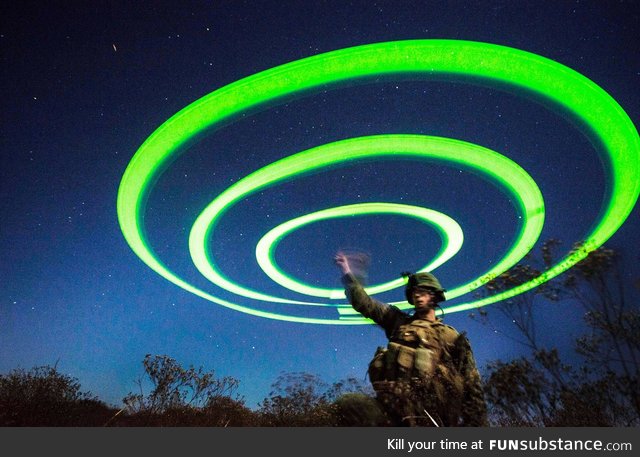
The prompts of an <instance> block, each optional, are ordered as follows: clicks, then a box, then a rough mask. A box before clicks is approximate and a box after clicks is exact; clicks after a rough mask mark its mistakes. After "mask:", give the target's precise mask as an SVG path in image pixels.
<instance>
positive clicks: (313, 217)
mask: <svg viewBox="0 0 640 457" xmlns="http://www.w3.org/2000/svg"><path fill="white" fill-rule="evenodd" d="M371 214H376V215H377V214H395V215H400V216H406V217H411V218H414V219H417V220H419V221H421V222H424V223H426V224H428V225H433V227H434V228H436V230H437V231H438V234H439V235H440V238H441V240H442V248H441V249H440V251H439V252H438V253H437V254H436V256H435V258H434V259H433V260H432V261H431V262H429V263H428V264H426V265H425V266H424V267H422V268H420V270H419V271H421V272H422V271H433V270H435V269H436V268H438V267H439V266H440V265H442V264H444V263H445V262H447V261H448V260H449V259H451V258H452V257H453V256H455V255H456V254H457V253H458V251H459V250H460V248H461V247H462V243H463V240H464V235H463V233H462V228H461V227H460V225H459V224H458V223H457V222H456V221H455V220H453V219H451V218H450V217H449V216H447V215H446V214H442V213H441V212H438V211H434V210H432V209H428V208H422V207H419V206H412V205H403V204H398V203H357V204H354V205H345V206H338V207H334V208H328V209H324V210H322V211H316V212H314V213H311V214H305V215H304V216H300V217H297V218H295V219H291V220H289V221H287V222H285V223H283V224H280V225H278V226H277V227H274V228H273V229H271V230H270V231H269V232H267V233H266V234H265V235H264V236H263V237H262V238H261V239H260V241H258V244H257V245H256V260H257V261H258V265H260V268H262V271H264V272H265V273H266V275H267V276H269V277H270V278H271V279H272V280H273V282H275V283H277V284H280V285H281V286H283V287H286V288H287V289H289V290H292V291H294V292H298V293H301V294H304V295H310V296H312V297H322V298H328V299H334V300H335V299H339V300H344V289H326V288H321V287H313V286H310V285H308V284H305V283H303V282H301V281H298V280H296V279H295V278H293V277H291V276H289V275H287V274H286V273H284V272H283V271H282V270H281V269H280V267H279V266H278V264H277V263H276V261H275V255H274V254H275V250H276V248H277V247H278V244H279V243H280V241H282V239H283V238H284V237H285V236H287V235H288V234H289V233H291V232H293V231H294V230H297V229H299V228H301V227H304V226H305V225H308V224H311V223H314V222H318V221H323V220H327V219H339V218H347V217H354V216H363V215H371ZM403 285H404V281H403V280H402V278H397V279H394V280H392V281H387V282H385V283H383V284H376V285H372V286H368V287H366V288H365V290H366V291H367V293H369V294H371V295H373V294H378V293H381V292H386V291H388V290H391V289H395V288H396V287H400V286H403Z"/></svg>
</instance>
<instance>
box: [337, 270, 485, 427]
mask: <svg viewBox="0 0 640 457" xmlns="http://www.w3.org/2000/svg"><path fill="white" fill-rule="evenodd" d="M343 283H344V285H345V291H346V294H347V298H348V299H349V301H350V303H351V305H352V306H353V308H354V309H355V310H356V311H358V312H359V313H360V314H362V315H363V316H365V317H367V318H369V319H372V320H373V321H374V322H375V323H377V324H378V325H380V326H381V327H382V328H383V329H384V331H385V333H386V336H387V338H388V339H389V344H388V345H387V347H386V348H383V347H379V348H378V350H377V351H376V354H375V356H374V358H373V360H372V361H371V362H370V364H369V378H370V380H371V383H372V384H373V387H374V389H375V391H376V393H377V399H378V401H379V402H380V404H381V406H382V407H383V409H384V410H385V412H386V413H387V415H388V416H389V419H390V420H391V423H392V425H405V426H434V425H437V426H449V427H455V426H476V427H478V426H486V425H487V424H488V423H487V409H486V404H485V400H484V394H483V392H482V386H481V382H480V375H479V373H478V370H477V368H476V364H475V360H474V357H473V352H472V350H471V346H470V345H469V341H468V339H467V338H466V337H465V335H464V333H463V334H459V333H458V332H457V331H456V330H455V329H454V328H453V327H451V326H449V325H446V324H444V323H443V322H442V320H440V319H437V320H436V321H435V322H431V321H428V320H425V319H420V318H417V317H415V316H412V315H410V314H407V313H405V312H403V311H401V310H400V309H399V308H397V307H395V306H392V305H388V304H386V303H382V302H379V301H377V300H374V299H372V298H371V297H370V296H369V295H368V294H367V293H366V292H365V290H364V289H363V287H362V285H361V284H360V283H359V282H358V280H357V278H356V277H355V276H353V275H352V274H347V275H345V276H344V277H343Z"/></svg>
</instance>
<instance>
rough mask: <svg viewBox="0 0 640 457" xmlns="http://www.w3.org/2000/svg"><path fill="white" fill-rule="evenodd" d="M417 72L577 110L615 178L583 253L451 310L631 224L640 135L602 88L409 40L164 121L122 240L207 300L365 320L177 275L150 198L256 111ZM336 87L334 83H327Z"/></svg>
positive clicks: (519, 55)
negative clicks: (202, 139) (220, 290)
mask: <svg viewBox="0 0 640 457" xmlns="http://www.w3.org/2000/svg"><path fill="white" fill-rule="evenodd" d="M392 75H403V76H406V75H415V77H416V78H421V79H436V78H442V77H443V76H446V77H448V78H456V77H460V78H463V79H464V78H474V79H476V80H483V81H487V82H488V83H490V84H494V85H501V86H503V87H504V88H505V89H507V90H509V88H511V87H513V88H516V89H518V88H519V89H525V90H526V91H528V92H529V93H530V94H534V95H536V96H538V97H540V98H542V99H544V100H546V101H550V102H552V104H553V105H555V106H558V107H560V109H563V110H566V111H568V112H569V113H571V114H572V115H573V116H574V117H575V118H576V119H577V120H578V121H579V122H581V123H583V124H584V125H586V126H588V128H589V131H590V135H591V136H592V138H593V140H594V141H595V142H596V143H597V144H599V145H600V148H599V149H598V152H599V153H601V154H602V158H603V162H604V163H605V165H606V166H607V167H608V171H609V175H610V176H611V177H612V180H611V182H610V183H609V184H610V189H609V190H610V191H609V193H608V195H607V199H606V201H605V204H604V207H603V211H602V214H601V218H600V220H598V221H597V222H596V223H595V224H594V228H593V229H592V230H591V232H590V233H589V234H588V235H587V237H586V238H585V240H583V241H584V244H583V249H581V250H580V251H576V252H573V253H571V254H568V255H566V256H565V257H564V258H563V259H561V260H560V261H559V262H558V263H557V264H556V265H554V266H552V267H551V268H550V269H549V270H547V271H546V272H544V273H543V274H542V275H541V276H539V277H538V278H535V279H533V280H531V281H529V282H527V283H525V284H522V285H521V286H518V287H516V288H514V289H511V290H508V291H505V292H503V293H501V294H498V295H495V296H492V297H488V298H486V299H484V300H480V301H472V302H468V303H462V304H458V305H455V306H452V307H449V308H448V309H447V310H448V311H449V312H453V311H462V310H465V309H471V308H474V307H476V306H484V305H488V304H490V303H495V302H497V301H500V300H503V299H506V298H509V297H512V296H515V295H517V294H520V293H523V292H525V291H528V290H530V289H532V288H534V287H536V286H538V285H539V284H542V283H543V282H545V281H547V280H549V279H551V278H553V277H555V276H557V275H558V274H560V273H562V272H564V271H566V270H567V269H569V268H571V266H573V265H575V263H577V262H578V261H580V260H582V259H584V258H585V257H586V256H587V255H588V253H589V252H591V251H592V250H594V249H596V248H598V247H599V246H601V245H602V244H603V243H604V242H605V241H606V240H607V239H609V238H610V237H611V236H612V235H613V234H614V233H615V232H616V230H617V229H618V228H619V227H620V226H621V225H622V224H623V223H624V221H625V220H626V218H627V217H628V215H629V213H630V212H631V210H632V209H633V207H634V205H635V203H636V201H637V198H638V194H639V193H640V179H639V175H640V138H639V137H638V132H637V131H636V128H635V127H634V125H633V123H632V122H631V120H630V119H629V117H628V116H627V114H626V113H625V112H624V110H623V109H622V108H621V107H620V106H619V105H618V103H616V101H615V100H614V99H613V98H611V96H609V95H608V94H607V93H606V92H605V91H604V90H603V89H601V88H600V87H599V86H597V85H596V84H595V83H593V82H592V81H590V80H589V79H587V78H585V77H584V76H582V75H581V74H579V73H577V72H575V71H573V70H571V69H570V68H568V67H565V66H563V65H561V64H559V63H557V62H554V61H552V60H549V59H546V58H544V57H541V56H538V55H535V54H531V53H528V52H525V51H521V50H517V49H513V48H508V47H504V46H499V45H493V44H487V43H478V42H470V41H457V40H411V41H395V42H386V43H377V44H370V45H365V46H357V47H353V48H346V49H341V50H338V51H333V52H329V53H325V54H320V55H317V56H313V57H309V58H306V59H301V60H298V61H295V62H291V63H288V64H285V65H281V66H278V67H275V68H272V69H270V70H266V71H263V72H261V73H258V74H255V75H253V76H250V77H247V78H244V79H241V80H239V81H236V82H234V83H232V84H229V85H227V86H225V87H222V88H220V89H218V90H216V91H215V92H212V93H211V94H209V95H207V96H205V97H203V98H201V99H199V100H197V101H195V102H194V103H192V104H191V105H189V106H187V107H186V108H184V109H183V110H182V111H180V112H179V113H177V114H176V115H174V116H173V117H172V118H170V119H169V120H167V121H166V122H165V123H164V124H162V125H161V126H160V127H159V128H158V129H157V130H156V131H155V132H153V134H152V135H151V136H150V137H149V138H148V139H147V140H146V141H145V142H144V144H142V146H141V147H140V148H139V149H138V151H137V152H136V154H135V155H134V157H133V158H132V160H131V162H130V163H129V165H128V167H127V169H126V170H125V173H124V175H123V177H122V181H121V183H120V188H119V191H118V200H117V210H118V220H119V223H120V227H121V230H122V233H123V235H124V237H125V239H126V241H127V242H128V244H129V246H130V247H131V249H132V250H133V251H134V252H135V253H136V255H138V257H139V258H140V259H141V260H142V261H143V262H145V263H146V264H147V265H148V266H149V267H150V268H152V269H153V270H154V271H156V272H157V273H158V274H160V275H162V276H163V277H165V278H166V279H167V280H169V281H171V282H173V283H174V284H176V285H178V286H180V287H182V288H184V289H185V290H188V291H190V292H192V293H194V294H196V295H198V296H200V297H202V298H205V299H207V300H210V301H212V302H214V303H217V304H220V305H222V306H226V307H229V308H232V309H236V310H238V311H242V312H245V313H249V314H253V315H257V316H262V317H267V318H272V319H281V320H290V321H297V322H308V323H323V324H324V323H338V324H350V323H367V322H368V321H364V320H357V319H356V320H343V319H335V320H334V319H315V318H308V317H303V316H290V315H285V314H280V313H270V312H265V311H261V310H257V309H254V308H251V307H247V306H241V305H239V304H236V303H231V302H229V301H227V300H223V299H221V298H219V297H216V296H214V295H211V294H209V293H207V292H205V291H203V290H201V289H199V288H197V287H195V286H193V285H191V284H189V283H188V282H186V281H185V280H183V279H182V278H180V277H179V276H178V275H176V274H175V273H174V272H172V271H171V270H170V269H169V268H168V267H167V266H166V265H165V264H164V263H163V262H162V261H161V260H160V259H159V258H158V256H157V254H156V253H155V252H154V250H153V249H152V247H151V246H150V245H149V243H148V241H147V237H146V234H145V229H144V224H143V215H144V208H145V202H146V197H147V196H148V194H149V192H150V191H151V188H152V186H153V183H154V182H155V181H156V179H157V178H158V176H159V175H160V173H161V171H162V170H163V169H164V168H165V167H166V166H168V164H169V163H170V161H171V160H172V159H173V158H175V156H176V154H178V152H179V151H180V150H181V149H183V148H184V147H186V145H187V144H188V143H189V141H191V140H192V139H194V138H195V137H196V136H197V135H198V134H200V133H202V132H204V131H205V130H210V129H214V128H216V127H220V126H221V125H222V124H223V123H224V122H226V121H229V120H232V119H233V118H234V117H236V116H238V115H240V114H241V113H243V112H245V111H247V110H248V109H250V108H252V107H256V106H258V105H261V104H264V103H267V102H272V103H273V102H276V101H277V100H279V99H282V98H283V97H285V96H287V97H292V96H299V95H301V94H302V93H306V92H308V91H310V90H313V89H319V88H323V89H327V88H330V87H335V86H336V85H339V84H346V83H351V84H356V83H358V81H360V80H370V78H372V77H377V76H392ZM327 84H332V86H327Z"/></svg>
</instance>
